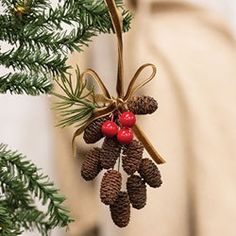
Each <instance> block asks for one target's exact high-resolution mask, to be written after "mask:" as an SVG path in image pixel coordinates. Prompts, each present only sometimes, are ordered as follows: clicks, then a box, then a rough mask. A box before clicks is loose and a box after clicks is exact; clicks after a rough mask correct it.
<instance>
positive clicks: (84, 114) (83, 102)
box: [52, 67, 98, 127]
mask: <svg viewBox="0 0 236 236" xmlns="http://www.w3.org/2000/svg"><path fill="white" fill-rule="evenodd" d="M55 81H56V83H57V85H58V86H59V88H60V89H61V91H62V92H63V93H62V94H59V93H52V94H53V95H54V96H56V97H57V98H59V101H57V102H56V104H55V106H54V109H56V110H57V111H59V114H60V116H61V117H62V119H61V121H60V122H59V124H58V126H61V127H65V126H71V125H74V124H76V127H79V126H81V125H83V124H84V122H86V121H87V120H88V119H89V118H90V117H91V115H92V114H93V112H94V110H95V109H96V108H97V106H98V105H97V103H96V102H95V99H94V91H93V88H92V89H88V86H87V81H82V80H81V76H80V71H79V68H78V67H77V69H76V82H75V85H73V82H72V75H71V74H69V75H68V76H63V77H62V78H57V79H56V80H55Z"/></svg>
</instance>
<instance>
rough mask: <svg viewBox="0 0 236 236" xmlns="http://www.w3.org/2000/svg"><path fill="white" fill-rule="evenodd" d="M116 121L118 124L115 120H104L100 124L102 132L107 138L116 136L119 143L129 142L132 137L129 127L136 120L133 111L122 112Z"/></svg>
mask: <svg viewBox="0 0 236 236" xmlns="http://www.w3.org/2000/svg"><path fill="white" fill-rule="evenodd" d="M118 121H119V122H118V124H117V123H116V122H115V121H109V120H107V121H105V122H104V123H103V124H102V134H103V135H104V136H106V137H109V138H111V137H114V136H116V137H117V140H118V141H119V142H120V143H121V144H129V143H131V142H132V140H133V138H134V135H133V131H132V129H131V127H132V126H134V125H135V122H136V117H135V115H134V113H133V112H130V111H126V112H123V113H122V114H121V115H120V116H119V119H118ZM119 125H120V126H119Z"/></svg>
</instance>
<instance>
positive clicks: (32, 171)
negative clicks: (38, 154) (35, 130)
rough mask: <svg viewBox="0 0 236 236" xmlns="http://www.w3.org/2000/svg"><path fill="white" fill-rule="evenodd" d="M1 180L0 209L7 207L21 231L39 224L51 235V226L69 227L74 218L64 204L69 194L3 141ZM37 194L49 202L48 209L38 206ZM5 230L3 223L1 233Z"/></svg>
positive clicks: (0, 157) (45, 202)
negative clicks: (64, 193)
mask: <svg viewBox="0 0 236 236" xmlns="http://www.w3.org/2000/svg"><path fill="white" fill-rule="evenodd" d="M0 184H1V189H2V191H1V193H0V200H1V201H0V210H1V207H2V208H3V210H4V209H7V212H8V217H9V218H10V219H11V220H12V221H13V222H15V223H14V225H15V227H16V230H17V232H20V231H22V230H23V229H26V230H33V229H35V228H36V229H38V231H39V232H40V233H41V234H42V235H48V232H49V231H50V230H51V229H53V228H55V227H57V226H59V227H66V226H68V224H69V223H70V222H72V219H71V218H70V216H69V215H68V211H67V210H66V209H65V208H64V206H63V205H62V204H63V202H64V200H65V198H64V197H62V196H61V195H60V194H59V193H58V190H57V189H56V188H55V187H54V185H53V183H52V182H50V181H49V179H48V176H46V175H43V174H42V173H41V171H40V170H39V169H38V168H37V167H36V166H35V165H34V164H33V163H32V162H30V161H28V160H26V159H25V157H24V156H23V155H22V154H20V153H18V152H16V151H11V150H9V149H8V148H7V146H6V145H4V144H0ZM36 198H37V199H39V200H40V202H41V204H42V205H44V206H47V209H46V211H45V212H43V211H41V210H39V209H38V207H36V205H35V199H36ZM7 222H8V221H7ZM7 222H5V223H3V225H4V227H6V228H11V224H9V223H7ZM0 227H1V211H0ZM1 230H2V232H3V230H6V229H3V226H2V229H1V228H0V234H1ZM1 235H2V234H1ZM6 235H7V234H6ZM15 235H17V234H15Z"/></svg>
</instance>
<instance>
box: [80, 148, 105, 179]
mask: <svg viewBox="0 0 236 236" xmlns="http://www.w3.org/2000/svg"><path fill="white" fill-rule="evenodd" d="M100 153H101V148H94V149H92V150H90V151H89V152H88V153H87V155H86V159H85V160H84V162H83V164H82V167H81V175H82V177H83V178H84V179H85V180H86V181H89V180H93V179H94V178H95V177H96V176H97V175H98V174H99V172H100V171H101V170H102V168H101V165H100Z"/></svg>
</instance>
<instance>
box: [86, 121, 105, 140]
mask: <svg viewBox="0 0 236 236" xmlns="http://www.w3.org/2000/svg"><path fill="white" fill-rule="evenodd" d="M107 119H108V117H102V118H99V119H97V120H95V121H93V122H92V123H91V124H90V125H88V126H87V128H86V129H85V131H84V135H83V138H84V141H85V142H86V143H88V144H90V143H96V142H98V141H99V140H100V139H101V138H102V137H103V134H102V131H101V128H102V124H103V123H104V121H106V120H107Z"/></svg>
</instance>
